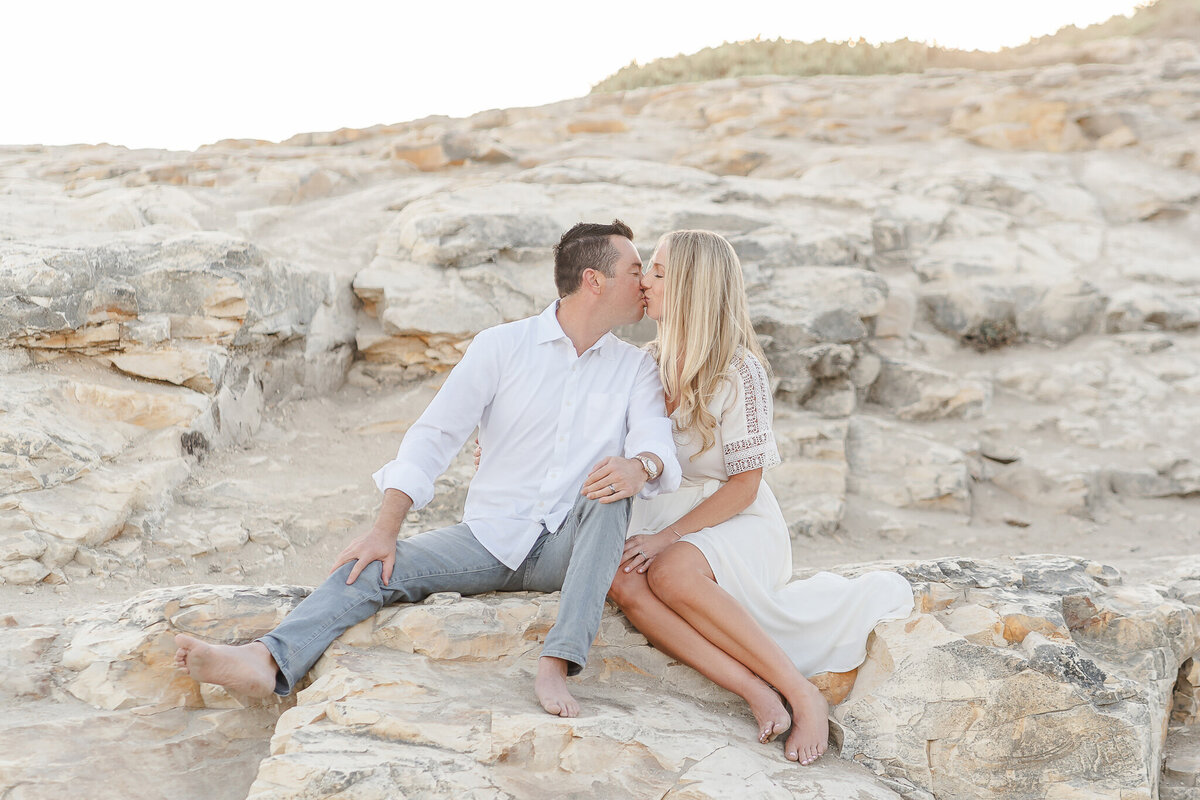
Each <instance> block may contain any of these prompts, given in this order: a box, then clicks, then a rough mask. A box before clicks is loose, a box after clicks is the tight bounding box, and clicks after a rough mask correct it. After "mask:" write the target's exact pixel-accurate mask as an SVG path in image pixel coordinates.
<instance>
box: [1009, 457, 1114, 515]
mask: <svg viewBox="0 0 1200 800" xmlns="http://www.w3.org/2000/svg"><path fill="white" fill-rule="evenodd" d="M991 481H992V483H994V484H996V485H997V486H999V487H1000V488H1001V489H1004V490H1005V491H1006V492H1009V493H1010V494H1012V495H1013V496H1015V497H1018V498H1020V499H1021V500H1024V501H1026V502H1029V503H1034V504H1035V505H1039V506H1043V507H1046V508H1050V509H1053V510H1055V511H1060V512H1062V513H1066V514H1076V515H1086V514H1087V513H1088V512H1089V509H1090V507H1091V505H1092V504H1093V503H1094V502H1095V500H1096V476H1095V475H1093V474H1088V473H1080V472H1072V471H1069V470H1066V469H1060V468H1055V467H1041V466H1035V465H1033V464H1028V463H1018V464H1009V465H1006V466H1001V467H997V469H996V471H995V472H994V473H993V474H992V477H991Z"/></svg>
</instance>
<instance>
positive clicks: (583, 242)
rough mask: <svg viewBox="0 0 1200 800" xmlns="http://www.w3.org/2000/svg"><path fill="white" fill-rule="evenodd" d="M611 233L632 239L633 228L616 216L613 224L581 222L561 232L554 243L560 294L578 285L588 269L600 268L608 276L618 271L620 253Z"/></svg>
mask: <svg viewBox="0 0 1200 800" xmlns="http://www.w3.org/2000/svg"><path fill="white" fill-rule="evenodd" d="M610 236H624V237H625V238H626V239H628V240H629V241H631V242H632V241H633V231H632V230H630V228H629V226H628V225H626V224H625V223H624V222H621V220H619V219H614V220H613V221H612V224H611V225H600V224H598V223H595V222H580V223H579V224H578V225H576V226H575V227H573V228H571V230H569V231H567V232H566V233H564V234H563V235H562V238H561V239H559V240H558V244H556V245H555V246H554V285H555V287H557V288H558V296H559V297H566V296H567V295H569V294H571V293H572V292H574V291H575V290H576V289H578V288H579V284H580V283H581V282H582V281H583V271H584V270H585V269H594V270H597V271H599V272H601V273H603V274H604V275H605V276H606V277H609V278H611V277H613V276H614V275H615V274H616V273H615V271H614V270H613V265H614V264H616V263H617V259H618V258H620V257H621V254H620V253H619V252H618V251H617V248H615V247H613V243H612V242H611V241H609V238H608V237H610Z"/></svg>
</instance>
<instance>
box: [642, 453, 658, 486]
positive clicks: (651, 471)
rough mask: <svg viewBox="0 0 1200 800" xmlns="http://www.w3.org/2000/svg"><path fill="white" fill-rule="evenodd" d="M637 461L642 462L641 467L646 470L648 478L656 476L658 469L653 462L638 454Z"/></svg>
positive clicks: (651, 478)
mask: <svg viewBox="0 0 1200 800" xmlns="http://www.w3.org/2000/svg"><path fill="white" fill-rule="evenodd" d="M638 461H641V462H642V467H643V468H644V469H645V470H646V474H647V475H649V476H650V480H654V479H655V478H657V477H658V470H657V469H656V468H655V466H654V462H653V461H651V460H650V459H649V458H647V457H646V456H638Z"/></svg>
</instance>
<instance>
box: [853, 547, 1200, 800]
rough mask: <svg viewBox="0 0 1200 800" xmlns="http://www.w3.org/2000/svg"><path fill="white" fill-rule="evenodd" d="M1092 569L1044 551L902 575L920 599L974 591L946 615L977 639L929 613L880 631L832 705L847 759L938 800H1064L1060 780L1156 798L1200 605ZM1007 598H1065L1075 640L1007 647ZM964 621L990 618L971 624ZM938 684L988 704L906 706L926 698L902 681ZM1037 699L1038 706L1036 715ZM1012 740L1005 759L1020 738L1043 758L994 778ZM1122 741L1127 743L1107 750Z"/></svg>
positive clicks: (946, 693) (1096, 791)
mask: <svg viewBox="0 0 1200 800" xmlns="http://www.w3.org/2000/svg"><path fill="white" fill-rule="evenodd" d="M1094 567H1098V565H1089V564H1088V563H1087V562H1083V561H1080V560H1076V559H1064V558H1054V557H1042V558H1041V559H1033V558H1019V559H1013V560H1012V561H1010V562H1006V561H996V562H990V563H988V564H983V563H980V562H970V561H964V560H959V561H953V560H951V561H943V562H940V563H939V564H937V565H936V566H935V565H933V564H925V565H920V566H918V565H912V566H910V567H904V568H901V571H902V572H903V573H905V574H906V575H907V577H909V579H910V580H912V581H917V582H918V583H917V584H916V585H917V589H918V595H920V594H922V592H923V591H924V590H923V589H922V587H921V584H920V583H919V581H921V580H922V579H925V580H929V581H930V583H929V586H930V587H931V588H932V587H934V586H936V585H940V586H942V587H944V588H945V589H948V590H950V591H951V593H953V592H955V591H958V592H963V591H965V592H966V597H965V599H957V600H952V601H951V604H950V605H949V606H947V607H946V608H947V609H948V610H947V612H945V613H943V614H942V617H943V618H944V619H945V620H946V622H947V623H948V624H949V625H954V626H955V627H956V628H958V629H959V630H966V631H967V632H969V633H970V632H972V631H978V632H979V633H972V635H971V636H964V635H963V634H960V633H957V632H955V631H954V630H951V629H950V628H949V627H948V626H947V625H943V624H941V623H940V622H938V621H936V620H935V617H934V616H928V615H920V616H915V617H913V618H910V619H909V620H907V621H901V622H891V623H885V624H884V625H881V626H879V627H878V628H877V629H876V636H875V639H874V641H873V643H872V644H871V646H870V648H869V651H870V656H869V658H868V661H867V663H866V664H865V665H864V666H863V667H862V668H861V669H860V670H859V674H858V679H857V681H856V683H855V687H854V689H853V690H852V691H851V693H850V695H849V697H847V699H846V701H845V702H843V703H842V704H841V705H839V706H838V707H836V708H835V709H834V711H833V718H834V720H835V721H837V723H838V726H839V728H840V729H841V730H842V732H843V733H842V735H843V740H842V756H843V757H844V758H846V757H853V758H856V759H858V760H860V761H861V762H863V763H866V764H868V765H872V766H874V768H875V769H877V770H879V771H881V772H887V773H888V774H890V775H893V776H897V777H898V778H899V779H901V780H903V781H905V782H906V783H907V784H909V785H911V786H913V787H915V788H917V789H919V790H924V791H928V792H931V793H932V794H933V795H934V796H938V797H968V796H974V795H975V794H976V793H977V792H978V791H980V790H981V789H982V787H984V786H989V787H1002V788H1001V790H1002V791H1004V792H1005V793H1006V794H1009V795H1011V796H1026V795H1028V796H1041V795H1040V794H1039V793H1043V792H1044V793H1047V795H1046V796H1054V795H1053V794H1052V792H1053V791H1055V790H1051V789H1050V788H1049V787H1046V786H1041V785H1040V784H1041V781H1043V780H1045V779H1046V777H1047V776H1051V775H1053V776H1054V777H1053V778H1052V780H1054V781H1055V782H1057V783H1059V785H1060V786H1062V784H1066V786H1065V787H1062V790H1064V791H1065V790H1067V787H1070V790H1071V791H1073V792H1076V793H1084V794H1087V795H1088V796H1101V794H1100V793H1107V794H1109V795H1111V796H1115V793H1118V792H1121V793H1124V794H1126V795H1127V796H1142V797H1152V796H1153V794H1154V792H1155V789H1156V786H1157V781H1158V763H1159V758H1160V757H1161V754H1162V739H1161V731H1162V725H1163V723H1164V721H1165V717H1164V713H1165V707H1164V705H1163V700H1164V698H1165V697H1167V696H1169V692H1170V687H1171V685H1172V683H1173V682H1174V680H1175V676H1174V673H1173V672H1172V673H1171V674H1169V675H1165V674H1164V667H1166V668H1168V669H1172V670H1173V669H1174V668H1175V666H1174V665H1175V664H1176V663H1177V661H1178V660H1179V659H1180V657H1181V654H1183V653H1186V652H1189V651H1190V648H1191V647H1192V646H1193V643H1194V641H1195V637H1196V633H1197V629H1196V628H1195V625H1196V622H1197V617H1196V611H1195V609H1194V608H1191V607H1187V606H1184V605H1182V604H1179V603H1177V602H1172V601H1169V600H1167V601H1165V605H1164V604H1163V602H1164V599H1165V598H1164V597H1163V596H1162V594H1159V593H1156V592H1153V591H1151V592H1150V593H1149V594H1146V593H1141V594H1139V593H1138V592H1136V591H1132V590H1129V589H1125V588H1124V587H1121V586H1120V585H1119V584H1116V585H1114V584H1112V583H1111V582H1108V583H1100V582H1098V581H1096V580H1095V579H1094V578H1092V577H1091V573H1097V574H1099V573H1100V572H1102V570H1099V569H1095V568H1094ZM973 587H978V588H973ZM1006 596H1007V597H1014V598H1015V597H1025V598H1028V599H1029V600H1032V601H1034V604H1035V605H1037V604H1039V603H1041V604H1043V605H1045V606H1047V607H1049V608H1051V609H1052V608H1054V607H1055V606H1059V604H1061V606H1060V607H1062V608H1064V609H1067V610H1069V613H1067V615H1066V617H1065V619H1064V622H1065V625H1066V626H1067V628H1066V629H1067V631H1068V634H1069V636H1068V637H1067V638H1065V639H1060V640H1059V641H1057V642H1055V641H1052V640H1048V639H1046V638H1045V637H1044V636H1042V635H1040V634H1037V633H1027V634H1025V635H1024V637H1023V641H1022V644H1021V646H1019V647H1014V646H1013V645H1005V644H1004V643H1002V642H997V641H996V639H995V638H994V637H995V636H996V634H997V631H996V630H995V627H994V626H995V622H993V623H992V624H991V625H990V626H989V625H987V624H986V620H987V619H990V617H989V616H988V615H987V613H986V611H987V609H988V608H989V607H993V608H994V607H996V601H997V600H1001V601H1002V602H1008V601H1006V600H1003V598H1005V597H1006ZM959 597H960V598H961V597H962V595H960V596H959ZM964 603H965V604H964ZM968 609H970V610H968ZM976 609H978V610H976ZM966 615H970V618H971V619H973V620H974V619H978V620H979V621H978V622H975V621H972V622H970V623H967V622H966ZM1110 615H1111V616H1110ZM1166 619H1171V620H1172V621H1173V623H1172V624H1177V625H1180V626H1181V627H1180V628H1178V630H1179V631H1180V634H1179V636H1178V637H1177V638H1173V637H1167V636H1156V635H1154V634H1153V633H1152V631H1153V630H1154V629H1155V628H1156V626H1157V624H1158V623H1157V622H1155V621H1154V620H1164V621H1165V620H1166ZM1061 624H1062V623H1055V626H1056V628H1057V627H1060V626H1061ZM1134 630H1138V631H1141V632H1143V633H1144V634H1148V635H1150V636H1151V638H1150V639H1147V640H1145V641H1144V642H1143V643H1141V644H1140V645H1139V646H1138V647H1139V649H1138V650H1137V652H1134V650H1133V649H1132V647H1133V646H1132V640H1131V639H1130V634H1132V632H1133V631H1134ZM972 639H973V641H972ZM917 641H920V642H921V644H920V645H918V646H916V647H915V648H914V647H913V645H914V644H915V643H916V642H917ZM1140 648H1148V649H1149V650H1150V651H1151V652H1153V653H1154V654H1155V655H1154V656H1152V657H1151V656H1150V655H1149V653H1147V651H1146V650H1142V649H1140ZM952 664H953V666H951V665H952ZM931 683H932V684H934V685H937V686H938V687H939V688H938V690H937V691H936V692H934V693H933V696H936V697H938V698H941V701H940V702H944V700H945V699H946V698H950V697H955V696H959V697H963V698H964V700H965V699H966V697H967V695H966V694H963V692H968V693H969V694H970V696H971V697H972V698H974V700H973V701H968V702H969V703H970V702H979V700H980V698H982V699H983V702H981V703H980V704H979V705H976V706H974V708H973V710H971V711H969V712H966V713H963V711H952V710H951V709H960V708H961V706H959V705H958V704H950V705H939V708H938V709H937V710H934V709H930V708H928V707H925V709H926V710H925V714H924V715H922V714H920V713H919V712H917V713H916V716H910V715H908V714H907V712H906V711H904V710H901V709H905V708H908V705H907V704H908V703H909V702H912V700H913V699H915V696H916V695H914V694H912V693H910V692H911V690H906V689H905V688H903V687H905V686H908V687H917V686H919V687H921V689H920V690H919V693H920V694H922V695H923V696H928V695H924V692H925V691H926V689H927V686H928V685H929V684H931ZM968 686H970V687H971V689H970V690H967V687H968ZM955 687H958V688H957V689H956V688H955ZM860 692H861V694H860ZM906 697H907V698H910V699H909V700H906V699H904V698H906ZM917 702H918V703H920V702H921V701H917ZM1031 705H1033V706H1036V707H1037V708H1038V709H1039V710H1038V711H1036V712H1032V713H1033V715H1034V716H1031V711H1032V709H1031ZM914 710H915V709H914ZM964 710H965V709H964ZM893 714H895V715H894V716H893ZM913 719H917V720H918V722H917V723H916V724H912V723H911V720H913ZM901 720H904V721H903V722H901ZM1085 731H1094V732H1096V733H1094V734H1093V733H1085ZM1006 732H1007V733H1006ZM1068 732H1071V733H1068ZM1010 736H1011V737H1014V738H1010ZM1001 741H1003V742H1005V744H1004V745H1003V746H1004V747H1005V748H1006V752H1010V751H1009V750H1008V749H1007V748H1011V747H1013V746H1014V745H1013V744H1012V742H1015V743H1016V744H1015V746H1016V747H1018V748H1019V751H1020V752H1029V753H1035V752H1036V753H1039V754H1040V755H1038V756H1037V758H1036V759H1035V760H1033V761H1031V763H1030V765H1028V766H1027V767H1026V768H1025V769H1023V770H1018V771H1012V770H1009V771H1004V770H1001V771H995V767H994V766H993V764H995V763H996V762H994V761H992V760H991V757H990V756H989V755H988V752H989V750H990V749H991V748H993V747H996V746H999V742H1001ZM1112 741H1119V742H1122V743H1123V746H1121V747H1116V748H1111V749H1110V748H1109V744H1110V743H1111V742H1112ZM1039 743H1040V744H1039ZM1027 748H1028V749H1027ZM1033 764H1036V766H1033ZM1064 796H1066V795H1064Z"/></svg>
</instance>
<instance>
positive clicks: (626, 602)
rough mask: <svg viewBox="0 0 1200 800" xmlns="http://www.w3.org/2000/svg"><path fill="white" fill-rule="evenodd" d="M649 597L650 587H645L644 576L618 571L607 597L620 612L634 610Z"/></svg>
mask: <svg viewBox="0 0 1200 800" xmlns="http://www.w3.org/2000/svg"><path fill="white" fill-rule="evenodd" d="M649 595H650V587H649V586H647V585H646V576H645V575H644V574H642V573H639V572H626V571H625V570H624V569H618V570H617V574H616V577H614V578H613V582H612V585H611V586H609V587H608V597H609V599H610V600H612V601H613V602H614V603H616V604H617V607H618V608H620V609H621V610H622V611H628V610H629V609H631V608H636V607H637V606H638V604H639V603H641V602H643V601H644V600H645V599H646V598H647V597H648V596H649Z"/></svg>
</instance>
